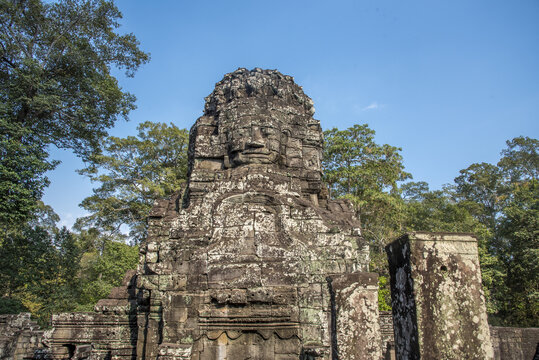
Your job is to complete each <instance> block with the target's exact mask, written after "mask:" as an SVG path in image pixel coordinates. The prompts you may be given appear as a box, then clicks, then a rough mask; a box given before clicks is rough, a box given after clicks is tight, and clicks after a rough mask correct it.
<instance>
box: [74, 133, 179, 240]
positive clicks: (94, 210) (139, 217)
mask: <svg viewBox="0 0 539 360" xmlns="http://www.w3.org/2000/svg"><path fill="white" fill-rule="evenodd" d="M188 143H189V136H188V132H187V130H185V129H179V128H178V127H176V126H175V125H173V124H170V125H167V124H163V123H151V122H144V123H142V124H140V125H139V127H138V137H135V136H128V137H126V138H117V137H109V138H108V139H107V140H106V141H105V145H104V148H105V152H104V153H103V154H98V155H95V156H93V157H92V158H91V159H90V160H91V163H90V164H89V165H88V167H86V168H85V169H83V170H81V171H80V173H81V174H84V175H87V176H89V177H90V179H92V181H96V182H99V183H100V184H101V185H100V186H99V187H98V188H96V189H94V194H93V195H92V196H90V197H87V198H86V199H84V200H83V201H82V203H81V206H82V207H83V208H84V209H86V210H88V211H89V212H90V213H91V215H89V216H86V217H83V218H80V219H78V221H77V226H78V227H79V228H84V227H96V228H98V229H99V230H100V231H102V232H105V233H108V234H111V235H115V236H118V235H119V234H121V231H122V226H127V227H128V228H129V229H130V233H129V235H130V237H131V239H132V240H133V241H134V242H139V241H141V240H142V239H144V238H145V237H146V230H147V221H146V218H147V216H148V214H149V212H150V210H151V207H152V205H153V202H154V201H155V200H156V199H160V198H167V197H170V196H171V195H172V194H173V193H174V192H176V191H178V190H179V189H180V187H181V184H182V183H184V182H185V181H186V179H187V146H188ZM100 169H101V170H104V171H101V172H100Z"/></svg>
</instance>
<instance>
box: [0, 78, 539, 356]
mask: <svg viewBox="0 0 539 360" xmlns="http://www.w3.org/2000/svg"><path fill="white" fill-rule="evenodd" d="M313 115H314V107H313V102H312V100H311V99H310V98H309V97H308V96H307V95H305V94H304V92H303V90H302V89H301V87H299V86H298V85H296V84H295V83H294V81H293V79H292V77H290V76H286V75H283V74H281V73H279V72H278V71H276V70H261V69H254V70H250V71H249V70H246V69H238V70H236V71H234V72H232V73H229V74H226V75H225V76H224V78H223V80H221V81H220V82H218V83H217V84H216V86H215V89H214V90H213V92H212V93H211V94H210V95H209V96H208V97H207V98H206V103H205V108H204V114H203V116H201V117H200V118H199V119H198V120H197V121H196V123H195V124H194V125H193V127H192V129H191V133H190V141H189V155H188V156H189V170H188V181H187V183H186V185H185V186H184V187H183V188H182V189H178V192H177V193H176V194H175V195H174V196H173V197H172V198H171V199H169V200H162V201H158V202H156V204H155V205H154V208H153V210H152V212H151V214H150V216H149V229H148V237H147V239H146V240H145V241H144V242H143V244H141V247H140V261H139V265H138V269H137V270H136V271H135V270H134V271H131V272H128V273H127V274H126V276H125V278H124V281H123V283H122V286H120V287H118V288H115V289H113V290H112V292H111V294H110V296H109V297H108V298H107V299H102V300H100V301H99V302H98V303H97V305H96V307H95V311H94V312H88V313H64V314H55V315H53V317H52V329H51V330H49V331H47V332H46V333H45V335H44V336H43V341H42V342H43V346H44V348H41V349H38V351H36V353H35V355H34V356H35V358H36V359H95V360H98V359H102V360H105V359H107V360H113V359H115V360H123V359H160V360H179V359H192V360H247V359H250V360H270V359H276V360H292V359H296V360H297V359H300V360H316V359H320V360H323V359H325V360H330V359H331V360H360V359H361V360H364V359H365V360H367V359H373V360H374V359H375V360H380V359H394V358H395V355H397V358H399V359H419V358H423V359H434V358H436V359H462V358H469V359H472V358H477V359H485V358H488V359H490V358H492V357H493V356H494V358H496V359H498V358H499V357H500V356H506V355H507V354H516V353H517V350H521V352H520V354H528V353H531V351H533V349H532V347H533V344H534V341H535V340H534V339H535V338H537V337H538V336H539V331H537V330H538V329H535V330H534V329H520V331H513V332H508V331H506V330H505V329H504V328H496V329H495V331H494V332H493V333H494V334H496V336H498V335H499V334H509V333H510V336H511V340H510V342H511V347H508V346H507V341H505V339H504V338H501V337H500V338H496V339H495V340H493V341H492V343H495V344H496V346H497V350H495V351H494V352H493V351H492V345H491V340H490V335H489V329H488V325H487V323H486V312H485V306H484V298H483V296H482V293H481V285H480V270H479V263H478V259H477V246H476V243H475V240H474V239H473V237H470V236H468V235H466V236H464V235H462V234H460V235H459V234H453V235H451V234H427V233H414V234H408V235H406V236H404V237H403V238H401V239H399V240H397V241H396V242H394V243H393V244H391V245H389V246H388V248H387V249H388V255H389V261H390V268H391V272H392V297H393V304H392V305H393V317H392V316H391V315H390V314H382V315H380V314H379V312H378V297H377V295H378V294H377V292H378V276H377V274H374V273H369V272H368V265H369V247H368V244H367V243H366V242H365V241H364V239H363V238H362V237H361V233H360V226H359V223H358V220H357V219H356V218H355V214H354V211H353V209H352V207H351V205H350V204H349V203H348V202H347V201H346V200H332V199H330V198H329V194H328V189H327V187H326V186H325V185H324V184H323V183H322V181H321V179H322V169H321V158H322V143H323V135H322V130H321V127H320V123H319V121H318V120H315V119H314V118H313ZM457 287H458V289H457ZM453 290H455V291H453ZM455 316H456V318H455ZM26 317H28V316H26ZM28 320H29V319H28ZM391 320H393V321H391ZM19 323H20V321H18V320H16V319H15V318H13V319H12V318H6V326H5V327H6V328H9V329H10V331H11V332H12V333H13V334H16V336H17V337H16V338H15V335H14V336H12V337H9V338H6V339H5V341H4V342H3V344H6V345H5V347H4V348H5V350H2V351H3V353H6V354H7V353H10V354H11V353H14V351H15V350H14V349H17V350H16V351H18V353H20V354H23V355H21V356H22V357H20V358H21V359H23V358H28V357H24V356H28V355H27V354H28V352H29V348H30V347H31V346H33V345H35V343H36V341H37V340H35V339H34V338H32V339H34V340H32V341H31V342H30V341H26V340H24V339H27V338H29V336H30V335H31V336H33V335H32V334H34V333H33V332H32V333H29V332H28V331H29V330H28V328H29V326H27V325H24V326H23V325H20V324H19ZM21 324H22V323H21ZM24 324H26V322H25V323H24ZM393 325H394V326H393ZM393 327H395V341H394V340H393ZM517 330H518V329H517ZM528 330H530V331H528ZM20 334H23V335H24V336H22V335H20ZM38 335H39V337H41V334H40V333H39V334H38ZM21 339H22V340H21ZM36 339H37V338H36ZM513 339H521V340H518V341H521V343H523V344H524V343H525V346H523V347H522V348H520V347H519V346H517V345H513V343H515V344H516V341H517V340H515V341H513ZM522 339H524V340H522ZM537 340H538V341H539V339H537ZM4 348H3V349H4ZM395 348H396V352H395ZM508 349H509V350H508ZM472 354H473V355H472ZM507 356H511V355H507ZM507 358H509V357H507ZM515 359H516V358H515Z"/></svg>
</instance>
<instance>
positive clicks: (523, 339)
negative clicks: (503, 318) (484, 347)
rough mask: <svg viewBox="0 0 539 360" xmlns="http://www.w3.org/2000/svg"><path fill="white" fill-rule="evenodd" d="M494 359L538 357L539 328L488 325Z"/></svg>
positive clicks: (536, 358) (509, 359)
mask: <svg viewBox="0 0 539 360" xmlns="http://www.w3.org/2000/svg"><path fill="white" fill-rule="evenodd" d="M490 335H491V338H492V345H493V347H494V359H495V360H521V359H530V360H531V359H533V360H538V359H539V328H508V327H498V326H491V327H490Z"/></svg>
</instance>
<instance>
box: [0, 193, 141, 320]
mask: <svg viewBox="0 0 539 360" xmlns="http://www.w3.org/2000/svg"><path fill="white" fill-rule="evenodd" d="M38 210H39V211H37V212H35V213H34V214H33V217H32V220H31V221H29V222H28V223H27V224H26V225H25V226H24V227H23V228H22V229H21V230H20V231H18V232H11V233H9V234H7V235H6V236H5V238H4V240H3V241H2V243H1V244H0V313H18V312H21V311H28V312H31V313H32V315H33V317H34V318H35V319H36V320H37V321H38V322H39V324H40V325H42V326H47V323H48V320H49V319H50V316H51V314H52V313H58V312H65V311H74V310H92V308H93V306H94V305H95V303H96V302H97V300H99V299H101V298H104V297H106V296H107V295H108V294H109V292H110V290H111V289H112V287H114V286H118V285H119V284H120V282H121V280H122V278H123V277H124V274H125V272H126V271H127V270H129V269H134V268H135V267H136V264H137V262H138V248H137V247H131V246H128V245H126V244H124V243H120V242H115V241H112V240H111V239H110V238H107V237H104V236H102V235H101V234H99V233H98V232H97V231H95V230H94V229H92V230H90V231H85V232H81V233H80V234H76V233H72V232H70V231H69V230H67V229H66V228H61V229H59V228H57V227H56V222H57V221H58V216H57V215H56V214H55V213H54V212H53V211H52V209H51V208H50V207H48V206H45V205H43V204H42V203H39V208H38Z"/></svg>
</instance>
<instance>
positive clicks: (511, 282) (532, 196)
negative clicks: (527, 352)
mask: <svg viewBox="0 0 539 360" xmlns="http://www.w3.org/2000/svg"><path fill="white" fill-rule="evenodd" d="M324 134H325V138H326V148H325V152H324V155H325V159H324V168H325V172H326V173H325V178H324V179H325V181H326V182H327V183H328V184H329V185H330V191H331V195H332V196H340V197H346V198H348V199H350V200H351V201H352V203H353V204H354V205H355V206H356V210H357V216H358V219H359V220H360V222H361V226H362V234H363V236H364V237H365V238H366V239H367V240H368V241H369V242H370V244H371V263H370V269H371V271H376V272H378V273H379V274H380V289H379V293H378V297H379V306H380V310H387V309H388V308H389V307H390V302H389V300H388V291H389V289H388V286H387V259H386V257H385V254H383V253H382V252H381V251H380V250H381V249H382V247H383V245H385V244H386V243H387V242H389V241H390V240H393V239H395V238H396V237H397V235H398V234H399V233H400V232H404V231H433V232H469V233H473V234H475V236H476V237H477V239H478V250H479V261H480V264H481V271H482V279H483V289H484V293H485V297H486V300H487V311H488V313H489V321H490V322H491V323H492V324H496V325H511V326H538V325H539V318H538V317H539V315H538V314H539V261H538V259H539V243H538V239H539V190H538V189H539V185H538V174H539V155H538V151H537V149H538V147H539V141H538V140H536V139H531V138H529V137H522V136H521V137H517V138H514V139H512V140H510V141H507V148H506V149H504V150H503V151H502V153H501V155H502V158H501V159H500V161H499V162H498V164H496V165H493V164H488V163H479V164H472V165H470V166H469V167H468V168H466V169H463V170H461V171H460V175H459V176H458V177H457V178H455V184H454V185H450V186H446V187H445V188H444V189H443V190H436V191H430V190H429V187H428V184H427V183H425V182H407V183H405V184H402V185H401V186H400V188H399V187H398V185H397V184H398V181H401V180H405V179H407V178H410V177H411V176H410V175H409V174H407V173H406V172H404V168H403V165H402V158H401V156H400V155H399V153H398V151H399V150H400V149H397V148H394V147H391V146H389V145H383V146H380V145H377V144H376V143H375V142H374V131H372V130H371V129H369V128H368V127H367V126H366V125H355V126H353V127H352V128H349V129H347V130H344V131H339V130H337V129H332V130H329V131H326V132H325V133H324Z"/></svg>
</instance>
